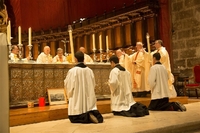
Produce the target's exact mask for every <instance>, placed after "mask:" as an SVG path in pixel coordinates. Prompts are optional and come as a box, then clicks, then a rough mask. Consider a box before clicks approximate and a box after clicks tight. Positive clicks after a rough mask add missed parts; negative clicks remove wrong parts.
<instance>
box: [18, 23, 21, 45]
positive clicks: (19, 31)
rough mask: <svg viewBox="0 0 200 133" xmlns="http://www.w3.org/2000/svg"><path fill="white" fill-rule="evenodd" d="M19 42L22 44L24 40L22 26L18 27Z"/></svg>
mask: <svg viewBox="0 0 200 133" xmlns="http://www.w3.org/2000/svg"><path fill="white" fill-rule="evenodd" d="M18 43H19V44H22V40H21V26H19V27H18Z"/></svg>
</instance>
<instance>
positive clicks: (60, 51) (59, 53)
mask: <svg viewBox="0 0 200 133" xmlns="http://www.w3.org/2000/svg"><path fill="white" fill-rule="evenodd" d="M52 62H53V63H67V60H66V57H65V56H64V55H63V49H62V48H58V49H57V55H56V56H55V57H54V58H53V61H52Z"/></svg>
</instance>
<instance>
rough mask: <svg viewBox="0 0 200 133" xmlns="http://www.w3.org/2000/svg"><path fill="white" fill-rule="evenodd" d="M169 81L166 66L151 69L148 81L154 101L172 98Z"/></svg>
mask: <svg viewBox="0 0 200 133" xmlns="http://www.w3.org/2000/svg"><path fill="white" fill-rule="evenodd" d="M168 79H169V77H168V72H167V70H166V68H165V66H164V65H162V64H155V65H153V66H152V67H151V68H150V71H149V76H148V81H149V85H150V88H151V99H152V100H155V99H162V98H166V97H170V90H169V86H168Z"/></svg>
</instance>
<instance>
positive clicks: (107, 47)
mask: <svg viewBox="0 0 200 133" xmlns="http://www.w3.org/2000/svg"><path fill="white" fill-rule="evenodd" d="M106 50H109V46H108V36H106Z"/></svg>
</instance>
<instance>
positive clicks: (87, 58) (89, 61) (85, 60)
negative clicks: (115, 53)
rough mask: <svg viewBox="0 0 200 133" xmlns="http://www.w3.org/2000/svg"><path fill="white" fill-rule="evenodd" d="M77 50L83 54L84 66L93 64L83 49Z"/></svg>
mask: <svg viewBox="0 0 200 133" xmlns="http://www.w3.org/2000/svg"><path fill="white" fill-rule="evenodd" d="M79 50H80V51H81V52H83V53H84V63H86V64H87V63H93V60H92V58H91V57H90V56H89V55H88V54H86V53H85V51H86V50H85V48H84V47H80V48H79Z"/></svg>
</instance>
